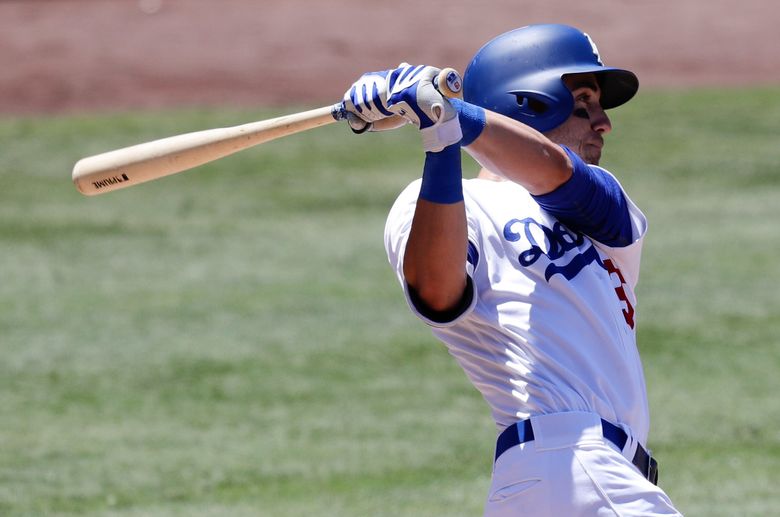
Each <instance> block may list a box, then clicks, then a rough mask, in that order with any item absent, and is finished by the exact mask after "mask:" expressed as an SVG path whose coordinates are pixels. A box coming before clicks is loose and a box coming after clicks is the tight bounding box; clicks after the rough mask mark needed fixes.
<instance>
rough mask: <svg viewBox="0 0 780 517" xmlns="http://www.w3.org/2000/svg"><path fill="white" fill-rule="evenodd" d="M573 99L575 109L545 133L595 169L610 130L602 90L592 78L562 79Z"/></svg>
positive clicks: (571, 77) (586, 76)
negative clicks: (564, 120) (562, 121)
mask: <svg viewBox="0 0 780 517" xmlns="http://www.w3.org/2000/svg"><path fill="white" fill-rule="evenodd" d="M563 82H564V83H565V84H566V86H567V87H568V88H569V90H571V93H572V96H573V97H574V109H573V110H572V114H571V115H570V116H569V118H568V119H566V122H564V123H563V124H561V125H560V126H558V127H556V128H555V129H553V130H551V131H548V132H547V133H545V135H547V137H548V138H549V139H550V140H552V141H553V142H556V143H558V144H563V145H565V146H566V147H568V148H569V149H571V150H572V151H574V152H576V153H577V154H578V155H580V157H581V158H582V159H583V160H585V162H586V163H590V164H593V165H598V163H599V160H600V159H601V149H602V148H603V147H604V135H606V134H607V133H609V132H610V131H611V130H612V124H611V123H610V121H609V117H607V114H606V113H605V112H604V109H603V108H602V107H601V104H600V102H599V101H600V100H601V89H600V88H599V83H598V81H597V80H596V76H595V75H594V74H573V75H567V76H565V77H564V78H563Z"/></svg>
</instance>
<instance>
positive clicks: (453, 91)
mask: <svg viewBox="0 0 780 517" xmlns="http://www.w3.org/2000/svg"><path fill="white" fill-rule="evenodd" d="M433 85H434V86H435V87H436V89H437V90H439V92H441V94H442V95H444V96H445V97H452V98H457V99H462V98H463V78H462V77H461V76H460V73H458V71H457V70H455V69H454V68H449V67H448V68H443V69H442V70H441V72H439V75H437V76H436V79H434V82H433Z"/></svg>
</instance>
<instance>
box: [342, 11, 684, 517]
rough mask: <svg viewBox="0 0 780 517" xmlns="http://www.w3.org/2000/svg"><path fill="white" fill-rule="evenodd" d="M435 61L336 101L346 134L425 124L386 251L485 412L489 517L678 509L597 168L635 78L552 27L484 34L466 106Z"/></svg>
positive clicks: (635, 213) (638, 235)
mask: <svg viewBox="0 0 780 517" xmlns="http://www.w3.org/2000/svg"><path fill="white" fill-rule="evenodd" d="M438 72H439V70H438V69H437V68H433V67H429V66H410V65H406V64H402V65H401V66H399V67H398V68H396V69H393V70H387V71H384V72H374V73H368V74H364V75H363V76H362V77H361V78H360V79H358V81H356V82H355V83H354V84H353V85H352V87H351V88H350V89H349V90H348V91H347V92H346V93H345V95H344V102H345V106H346V107H347V109H348V110H349V111H350V112H352V113H354V114H355V115H356V116H357V117H356V118H355V119H354V120H353V122H352V125H353V129H356V130H364V129H367V128H370V126H371V124H373V123H374V122H377V121H379V120H381V119H383V118H385V117H389V116H392V115H401V116H402V117H404V118H405V119H406V120H408V121H409V122H411V123H413V124H415V125H416V126H417V127H418V128H419V129H420V132H421V135H422V140H423V147H424V149H425V151H426V154H425V164H424V168H423V172H422V178H421V179H420V180H417V181H415V182H413V183H412V184H411V185H409V186H408V187H407V188H406V189H405V190H404V191H403V192H402V193H401V195H400V196H399V197H398V199H397V200H396V202H395V204H394V206H393V207H392V209H391V211H390V214H389V216H388V219H387V224H386V228H385V246H386V249H387V254H388V257H389V260H390V263H391V265H392V267H393V268H394V269H395V271H396V273H397V276H398V279H399V280H400V283H401V286H402V288H403V291H404V294H405V296H406V299H407V301H408V304H409V307H410V308H411V310H412V312H413V313H414V314H416V315H417V316H418V317H419V318H420V319H422V320H423V321H424V322H425V323H427V324H428V325H430V326H431V328H432V329H433V333H434V334H435V335H436V337H438V338H439V339H440V340H441V341H442V342H444V344H445V345H446V346H447V348H448V350H449V352H450V353H451V354H452V356H453V357H454V358H455V360H456V361H457V362H458V363H459V364H460V366H461V367H462V368H463V370H464V371H465V373H466V375H467V376H468V378H469V379H470V380H471V382H472V383H473V384H474V386H475V387H476V388H477V389H478V390H479V391H480V393H481V394H482V396H483V397H484V399H485V400H486V402H487V403H488V405H489V406H490V409H491V412H492V416H493V418H494V419H495V422H496V425H497V428H498V434H497V441H496V451H495V458H494V467H493V476H492V483H491V486H490V489H489V494H488V498H487V502H486V506H485V515H486V516H489V517H498V516H507V517H508V516H518V515H533V516H555V517H562V516H576V515H583V516H592V515H620V516H628V515H635V516H655V515H680V513H679V512H678V511H677V510H676V509H675V508H674V506H673V504H672V502H671V501H670V500H669V498H668V497H667V495H666V494H665V493H664V492H663V490H661V489H660V488H659V487H658V486H657V485H656V479H657V464H656V461H655V460H654V459H653V458H652V457H651V454H650V451H649V450H648V449H647V437H648V429H649V425H650V422H649V415H648V404H647V396H646V390H645V381H644V376H643V372H642V365H641V362H640V358H639V355H638V351H637V347H636V333H635V332H636V328H635V327H636V312H635V309H636V298H635V294H634V288H635V286H636V284H637V280H638V276H639V259H640V251H641V247H642V240H643V238H644V235H645V232H646V229H647V222H646V220H645V216H644V215H643V214H642V212H641V211H640V210H639V208H637V206H636V205H635V204H634V203H633V202H632V201H631V199H629V197H628V196H627V195H626V193H625V191H624V190H623V188H622V187H621V185H620V183H619V182H618V181H617V180H616V179H615V177H614V176H612V175H611V174H610V173H609V172H608V171H606V170H605V169H603V168H601V167H599V166H598V163H599V160H600V157H601V151H602V147H603V145H604V137H605V136H606V135H607V134H608V133H609V132H610V130H611V124H610V120H609V118H608V117H607V114H606V113H605V110H607V109H610V108H614V107H617V106H619V105H621V104H623V103H625V102H627V101H628V100H629V99H631V98H632V97H633V96H634V94H635V93H636V91H637V89H638V81H637V78H636V76H635V75H634V74H633V73H632V72H630V71H627V70H621V69H617V68H609V67H606V66H605V65H604V64H603V63H602V61H601V58H600V56H599V53H598V50H597V48H596V45H595V44H594V42H593V40H591V38H590V37H589V36H588V35H587V34H584V33H583V32H581V31H579V30H578V29H575V28H573V27H569V26H565V25H533V26H528V27H523V28H520V29H516V30H513V31H510V32H508V33H505V34H502V35H500V36H498V37H496V38H495V39H493V40H491V41H490V42H488V43H487V44H486V45H484V46H483V47H482V48H481V49H480V50H479V51H478V52H477V54H476V55H475V56H474V58H473V59H472V61H471V63H470V64H469V66H468V67H467V69H466V71H465V74H464V100H463V101H461V100H457V99H452V100H448V99H446V98H444V97H443V96H442V95H441V94H439V92H438V91H437V90H436V88H435V85H434V84H433V81H434V78H435V77H436V76H437V73H438ZM461 148H462V149H465V150H466V151H467V152H468V154H470V155H471V156H472V157H473V158H475V159H476V160H477V161H478V162H479V163H480V164H481V165H482V167H483V168H482V170H481V171H480V173H479V175H478V177H477V178H475V179H468V180H463V179H462V177H461Z"/></svg>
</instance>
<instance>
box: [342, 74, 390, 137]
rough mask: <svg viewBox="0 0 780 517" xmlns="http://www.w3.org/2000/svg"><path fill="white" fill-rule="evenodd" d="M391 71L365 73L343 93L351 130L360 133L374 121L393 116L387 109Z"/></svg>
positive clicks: (369, 127)
mask: <svg viewBox="0 0 780 517" xmlns="http://www.w3.org/2000/svg"><path fill="white" fill-rule="evenodd" d="M401 66H403V63H402V64H401ZM391 72H393V70H383V71H381V72H368V73H365V74H363V75H361V76H360V78H359V79H358V80H357V81H355V82H354V83H352V86H351V87H350V88H349V89H348V90H347V91H346V92H345V93H344V99H343V104H344V109H345V110H346V111H347V113H348V114H349V115H348V116H347V121H348V122H349V125H350V127H351V128H352V130H353V131H355V132H357V133H362V132H363V131H366V130H368V129H371V127H372V126H373V123H374V122H377V121H379V120H382V119H384V118H387V117H392V116H393V113H392V112H391V111H389V110H388V109H387V91H388V86H387V77H388V76H389V75H390V73H391Z"/></svg>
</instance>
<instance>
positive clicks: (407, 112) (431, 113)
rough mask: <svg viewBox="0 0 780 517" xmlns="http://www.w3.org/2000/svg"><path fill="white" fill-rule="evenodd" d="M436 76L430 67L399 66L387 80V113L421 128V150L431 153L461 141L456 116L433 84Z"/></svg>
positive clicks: (456, 113) (435, 70)
mask: <svg viewBox="0 0 780 517" xmlns="http://www.w3.org/2000/svg"><path fill="white" fill-rule="evenodd" d="M439 72H441V70H440V69H438V68H435V67H432V66H425V65H419V66H411V65H406V64H402V66H400V67H398V68H396V69H395V70H393V71H392V72H390V74H389V75H388V76H387V90H388V96H387V103H386V106H387V109H388V110H389V111H390V112H392V113H396V114H398V115H401V116H402V117H404V118H405V119H407V120H409V121H410V122H411V123H412V124H414V125H415V126H417V127H418V128H420V133H421V136H422V140H423V148H424V149H425V150H426V151H430V152H439V151H441V150H442V149H444V148H445V147H447V146H450V145H452V144H456V143H458V142H460V140H461V138H462V137H463V134H462V132H461V129H460V123H459V122H458V112H457V111H455V108H453V107H452V105H451V104H450V102H449V101H448V100H447V99H446V98H445V97H444V96H443V95H442V94H441V93H440V92H439V90H437V89H436V87H435V86H434V84H433V81H434V79H435V78H436V77H437V76H438V75H439Z"/></svg>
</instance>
